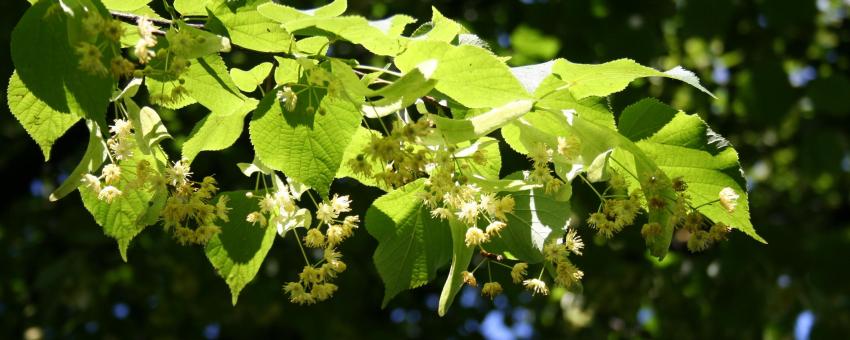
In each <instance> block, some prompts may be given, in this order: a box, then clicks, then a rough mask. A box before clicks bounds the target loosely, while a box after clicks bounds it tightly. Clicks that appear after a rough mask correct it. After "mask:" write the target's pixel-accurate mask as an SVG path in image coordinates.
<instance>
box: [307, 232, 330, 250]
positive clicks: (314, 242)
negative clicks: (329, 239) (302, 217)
mask: <svg viewBox="0 0 850 340" xmlns="http://www.w3.org/2000/svg"><path fill="white" fill-rule="evenodd" d="M304 243H305V244H306V245H307V246H308V247H310V248H320V247H322V246H324V245H325V235H322V231H321V230H319V228H313V229H310V230H307V236H304Z"/></svg>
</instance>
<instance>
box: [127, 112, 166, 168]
mask: <svg viewBox="0 0 850 340" xmlns="http://www.w3.org/2000/svg"><path fill="white" fill-rule="evenodd" d="M124 103H125V105H126V106H127V116H128V117H129V118H130V120H131V121H132V122H133V128H134V129H135V130H136V142H137V146H138V147H139V149H140V150H141V151H142V152H143V153H145V154H150V153H151V148H152V147H153V146H154V145H157V144H159V142H161V141H163V140H165V139H167V138H171V135H170V134H169V133H168V130H167V129H166V128H165V125H163V124H162V120H161V119H160V118H159V114H157V113H156V111H154V109H152V108H150V107H147V106H145V107H143V108H139V106H138V105H136V103H135V102H134V101H133V100H132V99H130V98H125V99H124Z"/></svg>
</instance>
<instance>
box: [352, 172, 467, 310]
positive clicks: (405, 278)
mask: <svg viewBox="0 0 850 340" xmlns="http://www.w3.org/2000/svg"><path fill="white" fill-rule="evenodd" d="M423 183H424V180H421V179H420V180H417V181H415V182H412V183H409V184H407V185H405V186H403V187H401V188H399V189H396V190H393V191H391V192H389V193H387V194H386V195H384V196H381V197H380V198H378V199H377V200H375V202H374V203H373V204H372V206H371V207H369V210H368V211H367V212H366V221H365V223H366V230H367V231H368V232H369V234H370V235H372V237H374V238H375V239H377V240H378V248H377V249H375V254H374V256H373V259H374V261H375V267H377V269H378V274H379V275H380V276H381V280H382V281H383V282H384V288H385V292H384V300H383V302H382V303H381V306H382V307H386V306H387V303H388V302H389V301H390V299H392V298H393V297H394V296H396V294H398V293H399V292H402V291H404V290H406V289H410V288H416V287H419V286H422V285H424V284H426V283H428V282H429V281H431V280H432V279H433V278H434V276H436V273H437V269H439V268H440V267H442V266H444V265H445V264H446V263H447V262H448V261H449V258H450V257H451V254H452V253H451V252H450V249H449V248H448V247H447V245H448V244H449V243H450V242H451V237H452V236H451V233H450V231H449V228H448V226H447V225H446V223H445V222H441V221H439V220H433V219H431V215H430V213H429V211H428V209H427V208H426V207H425V206H423V204H422V199H421V198H420V196H419V195H420V194H421V193H422V192H423Z"/></svg>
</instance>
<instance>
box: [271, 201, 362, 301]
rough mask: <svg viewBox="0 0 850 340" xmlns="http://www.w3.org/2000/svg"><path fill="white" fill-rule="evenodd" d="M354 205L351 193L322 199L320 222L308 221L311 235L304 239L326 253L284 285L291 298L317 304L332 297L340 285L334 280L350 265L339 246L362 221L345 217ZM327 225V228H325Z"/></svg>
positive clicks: (354, 216) (351, 216) (317, 218)
mask: <svg viewBox="0 0 850 340" xmlns="http://www.w3.org/2000/svg"><path fill="white" fill-rule="evenodd" d="M350 206H351V200H350V199H349V198H348V196H347V195H346V196H339V195H334V196H333V198H331V200H330V201H329V202H322V203H319V204H318V206H317V207H316V221H317V222H318V223H317V224H316V225H315V226H311V225H310V223H307V225H305V227H306V228H307V235H306V236H304V238H303V241H304V244H306V245H307V247H310V248H319V249H322V251H323V257H322V260H321V261H320V262H319V263H316V264H311V263H309V262H308V263H307V264H306V265H305V266H304V269H303V270H302V271H301V274H300V275H299V280H298V281H295V282H289V283H287V284H285V285H284V287H283V289H284V291H285V292H286V293H287V294H289V298H290V301H292V302H294V303H298V304H313V303H316V302H320V301H324V300H327V299H329V298H330V297H331V296H333V294H334V292H336V290H337V286H336V285H335V284H333V283H332V282H331V281H332V280H333V279H334V278H336V276H337V275H338V274H339V273H342V272H343V271H345V269H346V264H345V262H343V261H342V255H341V254H340V253H339V252H338V251H337V250H336V249H337V247H338V246H339V244H340V243H341V242H342V241H344V240H345V239H347V238H348V237H351V235H352V234H353V233H354V229H357V228H358V227H359V223H360V218H359V217H358V216H357V215H349V216H345V217H342V214H344V213H348V212H351V207H350ZM308 214H309V212H308ZM323 227H324V228H325V231H324V232H322V228H323ZM296 235H297V233H296ZM300 241H301V240H298V242H300ZM305 260H306V258H305Z"/></svg>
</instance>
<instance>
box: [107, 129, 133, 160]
mask: <svg viewBox="0 0 850 340" xmlns="http://www.w3.org/2000/svg"><path fill="white" fill-rule="evenodd" d="M133 132H134V131H133V122H131V121H130V120H127V119H115V121H114V123H113V124H112V125H111V126H110V127H109V133H110V134H111V136H110V137H109V140H107V141H106V145H107V146H109V151H110V152H111V153H112V157H113V158H115V160H117V161H122V160H125V159H130V158H132V157H133V150H135V149H136V136H135V134H134V133H133Z"/></svg>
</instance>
